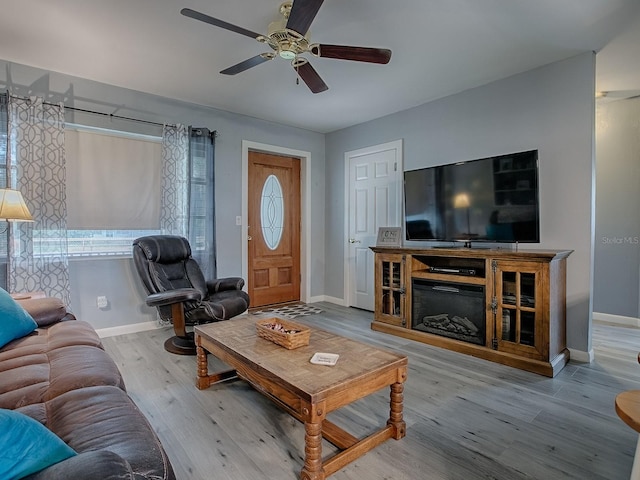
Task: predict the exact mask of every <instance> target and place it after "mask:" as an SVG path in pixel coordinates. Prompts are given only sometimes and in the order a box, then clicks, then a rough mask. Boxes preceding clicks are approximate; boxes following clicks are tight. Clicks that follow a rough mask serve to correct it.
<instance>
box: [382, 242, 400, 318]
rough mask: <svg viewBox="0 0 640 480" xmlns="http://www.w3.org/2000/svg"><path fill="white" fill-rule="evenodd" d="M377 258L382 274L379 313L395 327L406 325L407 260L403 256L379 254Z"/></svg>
mask: <svg viewBox="0 0 640 480" xmlns="http://www.w3.org/2000/svg"><path fill="white" fill-rule="evenodd" d="M377 256H378V262H379V264H378V268H379V272H380V285H379V288H380V291H379V295H380V298H381V301H380V304H379V313H380V314H381V320H382V321H385V322H387V323H391V324H394V325H405V319H404V301H405V288H404V265H405V258H404V257H403V256H402V255H381V254H378V255H377Z"/></svg>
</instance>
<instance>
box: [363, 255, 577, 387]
mask: <svg viewBox="0 0 640 480" xmlns="http://www.w3.org/2000/svg"><path fill="white" fill-rule="evenodd" d="M371 249H372V250H373V251H374V252H375V314H374V321H373V323H372V324H371V328H372V329H373V330H377V331H381V332H385V333H390V334H393V335H398V336H401V337H405V338H409V339H412V340H417V341H420V342H424V343H428V344H431V345H435V346H438V347H442V348H446V349H449V350H454V351H456V352H460V353H465V354H468V355H473V356H476V357H480V358H484V359H486V360H491V361H494V362H498V363H502V364H505V365H509V366H512V367H516V368H520V369H523V370H528V371H530V372H535V373H539V374H542V375H546V376H549V377H553V376H555V375H556V374H557V373H558V372H559V371H560V370H562V368H563V367H564V366H565V365H566V363H567V362H568V361H569V350H567V347H566V318H565V317H566V259H567V257H568V256H569V255H570V254H571V250H508V249H504V250H503V249H473V248H463V249H457V248H450V249H447V248H402V247H371Z"/></svg>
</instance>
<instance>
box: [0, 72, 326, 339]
mask: <svg viewBox="0 0 640 480" xmlns="http://www.w3.org/2000/svg"><path fill="white" fill-rule="evenodd" d="M212 81H215V79H212ZM6 87H8V88H9V90H10V91H11V92H12V93H14V94H18V95H25V96H26V95H43V96H44V97H45V99H48V100H50V101H56V102H57V101H64V103H65V105H67V106H73V107H77V108H84V109H89V110H97V111H101V112H106V113H114V114H116V115H122V116H127V117H134V118H140V119H144V120H149V121H155V122H159V123H163V122H166V123H183V124H185V125H194V126H203V127H208V128H211V129H214V130H217V131H218V134H219V137H218V138H217V140H216V172H215V174H216V178H217V182H216V235H217V242H218V243H217V245H218V275H219V276H229V275H240V274H241V272H242V268H241V255H242V251H241V247H242V242H243V241H244V239H242V238H241V228H240V227H239V226H236V224H235V218H236V216H238V215H241V200H242V182H241V169H242V150H241V147H242V140H248V141H252V142H258V143H264V144H269V145H276V146H281V147H286V148H290V149H295V150H302V151H308V152H311V172H310V174H311V179H312V181H311V201H310V204H311V221H310V225H311V229H312V230H311V232H310V238H311V249H310V254H311V265H312V266H313V267H314V270H315V268H317V267H316V266H323V265H324V245H323V239H324V204H325V201H324V194H325V186H324V169H325V167H324V158H325V151H324V135H322V134H319V133H314V132H309V131H307V130H302V129H297V128H291V127H287V126H282V125H279V124H275V123H270V122H265V121H262V120H257V119H254V118H251V117H247V116H243V115H237V114H233V113H228V112H224V111H221V110H215V109H211V108H204V107H201V106H198V105H193V104H188V103H184V102H180V101H177V100H172V99H168V98H162V97H158V96H154V95H149V94H144V93H140V92H136V91H133V90H127V89H123V88H119V87H115V86H110V85H105V84H101V83H97V82H93V81H90V80H86V79H81V78H77V77H71V76H68V75H63V74H58V73H54V72H47V71H44V70H40V69H36V68H32V67H28V66H24V65H18V64H13V63H9V62H6V61H1V60H0V89H4V88H6ZM67 121H69V122H76V123H80V124H84V125H92V126H98V127H104V128H111V129H114V130H125V131H133V132H138V133H147V134H154V135H159V134H160V133H161V130H160V129H159V128H158V127H149V126H145V125H143V124H140V123H134V122H127V121H122V120H110V119H109V118H108V117H100V116H96V115H90V114H81V113H77V112H76V113H72V112H71V111H68V112H67ZM221 179H222V180H221ZM141 180H143V179H141ZM320 268H322V267H320ZM316 271H317V270H316ZM134 273H135V272H133V271H132V265H131V260H130V259H118V260H102V259H101V260H72V261H71V262H70V275H71V282H72V285H71V298H72V300H71V303H72V304H71V306H72V308H73V311H74V313H76V314H77V315H78V317H79V318H82V319H84V320H87V321H89V322H90V323H92V324H93V325H94V327H96V328H105V327H113V326H118V325H126V324H132V323H139V322H145V321H151V320H153V319H154V311H153V310H152V309H148V308H147V307H141V305H143V304H144V292H143V291H142V290H141V289H140V288H139V287H138V285H137V283H136V280H137V279H136V278H135V277H134V276H133V275H134ZM323 280H324V279H323V276H322V275H315V276H313V277H312V278H311V289H310V292H309V294H310V296H312V297H313V296H320V295H322V294H323V293H324V281H323ZM97 295H106V296H107V297H108V298H109V300H110V308H109V309H107V310H98V308H97V307H96V303H95V302H96V296H97Z"/></svg>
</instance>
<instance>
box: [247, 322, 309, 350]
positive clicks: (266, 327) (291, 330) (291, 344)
mask: <svg viewBox="0 0 640 480" xmlns="http://www.w3.org/2000/svg"><path fill="white" fill-rule="evenodd" d="M274 326H276V327H277V329H276V328H274ZM256 331H257V332H258V336H260V337H262V338H264V339H266V340H269V341H271V342H273V343H275V344H277V345H280V346H281V347H284V348H286V349H288V350H293V349H294V348H299V347H304V346H305V345H309V337H310V336H311V330H310V329H309V328H308V327H305V326H304V325H300V324H299V323H294V322H290V321H288V320H283V319H282V318H264V319H262V320H258V321H257V322H256Z"/></svg>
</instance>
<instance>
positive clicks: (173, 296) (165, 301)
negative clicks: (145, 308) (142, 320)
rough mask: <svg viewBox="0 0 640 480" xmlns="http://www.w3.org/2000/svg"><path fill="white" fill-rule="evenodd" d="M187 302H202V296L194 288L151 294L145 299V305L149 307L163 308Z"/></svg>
mask: <svg viewBox="0 0 640 480" xmlns="http://www.w3.org/2000/svg"><path fill="white" fill-rule="evenodd" d="M189 300H196V301H200V300H202V295H201V294H200V292H199V291H198V290H196V289H195V288H178V289H176V290H169V291H168V292H160V293H153V294H151V295H149V296H148V297H147V300H146V302H147V305H149V306H150V307H163V306H165V305H173V304H174V303H183V302H187V301H189Z"/></svg>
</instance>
